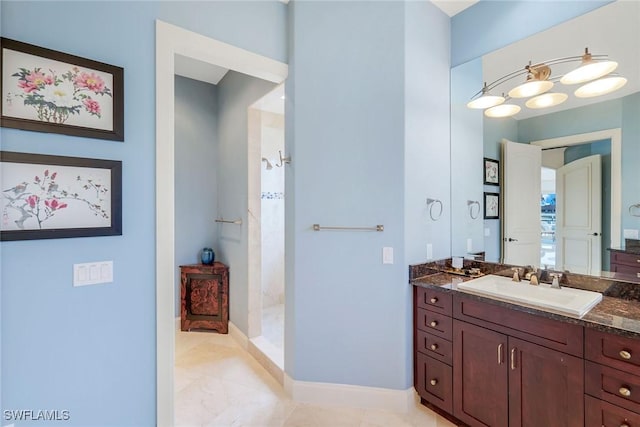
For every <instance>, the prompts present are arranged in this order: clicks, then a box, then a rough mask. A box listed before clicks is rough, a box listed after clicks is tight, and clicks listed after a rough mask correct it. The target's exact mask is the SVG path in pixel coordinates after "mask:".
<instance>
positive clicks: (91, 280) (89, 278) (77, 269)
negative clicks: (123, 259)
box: [73, 261, 113, 286]
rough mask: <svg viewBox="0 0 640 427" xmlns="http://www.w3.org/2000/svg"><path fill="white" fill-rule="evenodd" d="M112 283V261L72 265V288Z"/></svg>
mask: <svg viewBox="0 0 640 427" xmlns="http://www.w3.org/2000/svg"><path fill="white" fill-rule="evenodd" d="M111 282H113V261H97V262H87V263H84V264H73V286H86V285H97V284H99V283H111Z"/></svg>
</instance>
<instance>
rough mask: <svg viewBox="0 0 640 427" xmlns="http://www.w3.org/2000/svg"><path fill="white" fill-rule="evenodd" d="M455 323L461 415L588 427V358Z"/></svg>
mask: <svg viewBox="0 0 640 427" xmlns="http://www.w3.org/2000/svg"><path fill="white" fill-rule="evenodd" d="M453 323H454V324H453V329H454V354H455V357H454V364H453V368H454V416H455V417H456V418H458V419H460V420H461V421H464V422H465V423H466V424H468V425H470V426H483V427H484V426H487V427H503V426H504V427H506V426H552V425H557V426H564V427H578V426H579V427H582V425H583V420H584V416H583V413H582V412H583V373H582V371H583V361H582V359H580V358H578V357H575V356H570V355H568V354H565V353H561V352H559V351H556V350H552V349H549V348H546V347H543V346H540V345H537V344H533V343H531V342H528V341H524V340H521V339H519V338H514V337H511V336H508V335H505V334H502V333H499V332H495V331H492V330H489V329H486V328H483V327H479V326H475V325H472V324H469V323H466V322H462V321H459V320H454V322H453Z"/></svg>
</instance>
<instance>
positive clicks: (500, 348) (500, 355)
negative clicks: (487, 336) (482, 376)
mask: <svg viewBox="0 0 640 427" xmlns="http://www.w3.org/2000/svg"><path fill="white" fill-rule="evenodd" d="M498 365H502V344H498Z"/></svg>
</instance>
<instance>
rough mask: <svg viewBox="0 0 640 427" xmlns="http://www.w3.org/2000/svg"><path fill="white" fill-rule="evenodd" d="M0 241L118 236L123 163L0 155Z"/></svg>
mask: <svg viewBox="0 0 640 427" xmlns="http://www.w3.org/2000/svg"><path fill="white" fill-rule="evenodd" d="M0 183H1V185H2V187H1V188H2V200H1V205H0V206H1V214H2V219H1V221H0V240H30V239H49V238H65V237H88V236H112V235H121V234H122V201H121V199H122V197H121V194H122V162H120V161H113V160H98V159H85V158H79V157H61V156H46V155H38V154H26V153H13V152H4V151H3V152H0Z"/></svg>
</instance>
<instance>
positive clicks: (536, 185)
mask: <svg viewBox="0 0 640 427" xmlns="http://www.w3.org/2000/svg"><path fill="white" fill-rule="evenodd" d="M541 163H542V149H541V148H540V147H539V146H536V145H529V144H520V143H518V142H513V141H508V140H506V139H503V140H502V165H503V172H504V173H503V181H502V195H503V198H502V200H503V206H504V208H503V215H502V254H503V262H504V263H505V264H515V265H532V266H535V267H537V266H539V265H540V168H541Z"/></svg>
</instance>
